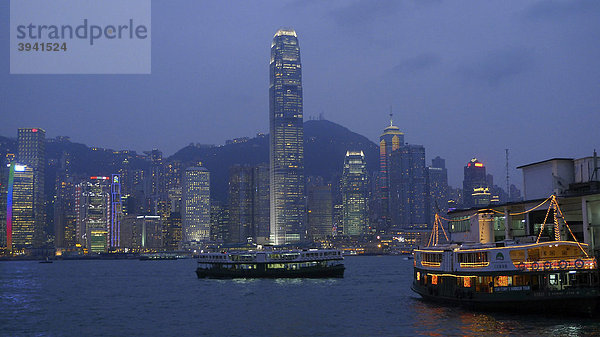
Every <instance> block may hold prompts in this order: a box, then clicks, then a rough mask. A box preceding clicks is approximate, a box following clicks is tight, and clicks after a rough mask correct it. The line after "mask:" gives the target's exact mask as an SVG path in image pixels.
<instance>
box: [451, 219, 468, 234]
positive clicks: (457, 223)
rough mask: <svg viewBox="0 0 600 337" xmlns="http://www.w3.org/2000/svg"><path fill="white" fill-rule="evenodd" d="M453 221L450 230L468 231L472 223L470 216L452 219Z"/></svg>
mask: <svg viewBox="0 0 600 337" xmlns="http://www.w3.org/2000/svg"><path fill="white" fill-rule="evenodd" d="M452 220H453V221H452V223H451V224H450V231H451V232H454V233H457V232H466V231H468V230H469V229H471V223H470V222H469V217H459V218H454V219H452Z"/></svg>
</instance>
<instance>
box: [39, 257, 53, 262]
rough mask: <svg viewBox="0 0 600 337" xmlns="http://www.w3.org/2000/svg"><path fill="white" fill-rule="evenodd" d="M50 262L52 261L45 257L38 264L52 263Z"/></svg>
mask: <svg viewBox="0 0 600 337" xmlns="http://www.w3.org/2000/svg"><path fill="white" fill-rule="evenodd" d="M52 262H54V261H52V260H50V258H49V257H46V259H45V260H42V261H40V263H52Z"/></svg>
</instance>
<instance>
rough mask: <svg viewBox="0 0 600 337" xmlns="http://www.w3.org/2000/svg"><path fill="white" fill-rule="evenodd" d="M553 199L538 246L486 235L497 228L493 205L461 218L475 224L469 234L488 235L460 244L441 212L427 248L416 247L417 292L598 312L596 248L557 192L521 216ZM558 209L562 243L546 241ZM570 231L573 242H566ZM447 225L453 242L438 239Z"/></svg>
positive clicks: (483, 304)
mask: <svg viewBox="0 0 600 337" xmlns="http://www.w3.org/2000/svg"><path fill="white" fill-rule="evenodd" d="M547 202H550V204H549V207H548V211H547V212H546V218H545V219H544V221H543V222H542V224H541V228H540V232H539V234H538V236H537V240H536V241H535V242H531V243H525V242H518V241H516V240H512V239H508V238H505V239H504V240H502V241H490V240H487V239H485V237H486V233H488V234H490V230H491V227H489V226H487V227H486V223H488V221H489V218H490V217H489V214H490V212H497V211H494V210H493V209H483V210H480V212H478V213H476V214H473V215H471V216H469V217H467V218H462V219H461V220H458V221H465V220H466V221H469V222H470V224H471V227H470V230H469V231H468V233H471V234H473V233H474V235H475V237H477V236H479V237H480V238H483V239H480V240H479V242H477V241H475V242H472V243H468V242H462V243H453V242H452V240H449V239H448V236H447V235H446V232H445V230H444V227H443V226H442V223H441V219H443V218H441V217H440V216H438V215H437V214H436V219H435V222H434V228H433V231H432V233H431V237H430V240H429V243H428V244H427V247H425V248H421V249H416V250H415V251H414V256H415V259H414V280H413V284H412V290H413V291H415V292H416V293H417V294H419V295H421V296H422V297H423V298H424V299H427V300H433V301H438V302H446V303H453V304H460V305H465V306H468V307H471V308H475V309H484V310H510V311H521V312H522V311H526V312H562V313H566V314H575V313H584V314H588V315H592V314H594V312H595V311H597V310H598V309H600V274H599V272H598V262H597V260H596V258H595V257H593V256H592V255H590V254H589V253H588V251H589V247H588V245H587V244H585V243H580V242H579V241H578V240H577V238H576V237H575V235H574V234H573V232H572V230H571V228H570V226H569V225H568V224H567V222H566V220H565V219H564V215H563V213H562V211H561V209H560V206H559V203H558V200H557V198H556V196H554V195H552V196H551V197H549V198H548V199H546V200H545V201H544V202H542V203H541V204H539V205H538V206H536V207H534V208H532V209H530V210H527V211H525V212H521V213H519V215H520V214H524V213H527V212H530V211H532V210H534V209H536V208H539V207H541V206H542V205H544V204H546V203H547ZM552 211H554V228H553V231H554V241H552V240H550V241H548V240H547V239H545V240H542V241H540V240H541V238H542V233H543V230H544V225H545V224H546V220H547V219H548V218H549V215H550V213H551V212H552ZM486 213H487V214H486ZM508 215H509V213H508V212H506V213H505V216H508ZM505 219H508V218H505ZM445 220H447V221H457V220H452V219H445ZM471 220H475V221H474V222H471ZM564 228H566V229H567V230H568V233H569V234H570V236H571V237H572V238H573V241H567V240H564V239H563V237H565V236H566V235H563V234H561V233H563V231H562V230H563V229H564ZM440 229H441V230H442V231H443V233H444V236H445V237H446V240H448V242H449V243H446V244H438V238H439V235H438V232H439V230H440ZM463 238H465V236H463ZM472 238H473V237H471V239H472Z"/></svg>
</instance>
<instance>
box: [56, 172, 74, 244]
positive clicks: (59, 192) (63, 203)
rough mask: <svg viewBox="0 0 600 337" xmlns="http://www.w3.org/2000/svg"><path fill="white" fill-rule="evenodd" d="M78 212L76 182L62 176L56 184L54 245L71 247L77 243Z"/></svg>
mask: <svg viewBox="0 0 600 337" xmlns="http://www.w3.org/2000/svg"><path fill="white" fill-rule="evenodd" d="M76 227H77V213H76V208H75V184H74V182H73V178H71V177H64V176H63V177H60V178H59V179H58V180H57V185H56V200H55V202H54V236H55V237H54V246H55V247H56V248H71V247H75V245H76V244H77V240H76V239H77V236H76V235H75V229H76Z"/></svg>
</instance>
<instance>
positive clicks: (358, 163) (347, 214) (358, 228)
mask: <svg viewBox="0 0 600 337" xmlns="http://www.w3.org/2000/svg"><path fill="white" fill-rule="evenodd" d="M342 204H343V206H344V235H362V234H364V233H365V232H366V230H367V226H368V224H367V162H366V161H365V155H364V153H363V152H362V151H360V152H356V151H347V152H346V158H345V159H344V172H343V174H342Z"/></svg>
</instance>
